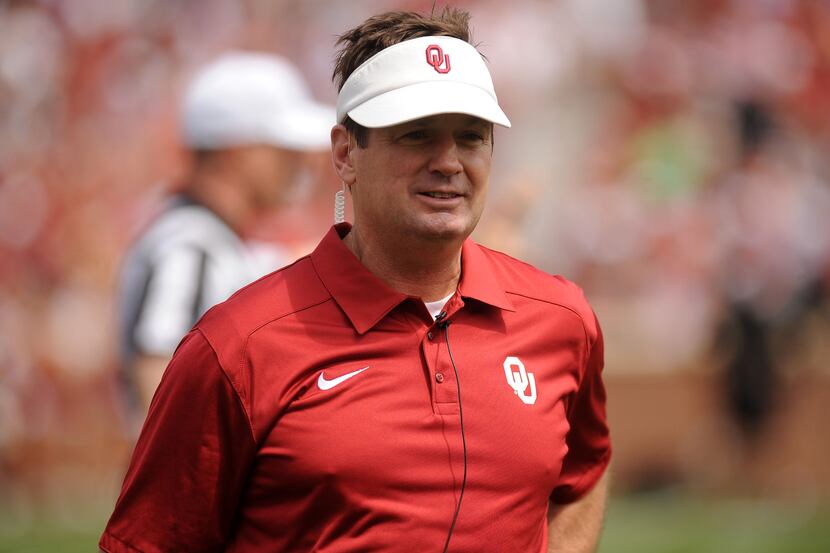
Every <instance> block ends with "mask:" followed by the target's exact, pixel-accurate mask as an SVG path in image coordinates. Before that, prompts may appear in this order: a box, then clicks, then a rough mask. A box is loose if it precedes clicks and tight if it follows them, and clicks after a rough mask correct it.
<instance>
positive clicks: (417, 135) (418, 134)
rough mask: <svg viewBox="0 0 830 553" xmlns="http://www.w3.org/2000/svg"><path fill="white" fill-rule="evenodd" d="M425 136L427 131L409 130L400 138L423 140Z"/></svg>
mask: <svg viewBox="0 0 830 553" xmlns="http://www.w3.org/2000/svg"><path fill="white" fill-rule="evenodd" d="M426 137H427V133H426V132H424V131H409V132H408V133H406V134H404V135H403V136H402V137H401V139H403V140H409V141H413V140H423V139H425V138H426Z"/></svg>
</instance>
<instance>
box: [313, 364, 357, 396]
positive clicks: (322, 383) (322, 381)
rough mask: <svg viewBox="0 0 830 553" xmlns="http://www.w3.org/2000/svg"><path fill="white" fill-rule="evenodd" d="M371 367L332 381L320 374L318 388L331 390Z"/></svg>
mask: <svg viewBox="0 0 830 553" xmlns="http://www.w3.org/2000/svg"><path fill="white" fill-rule="evenodd" d="M368 368H369V367H368V366H366V367H363V368H362V369H357V370H356V371H352V372H350V373H347V374H344V375H343V376H338V377H337V378H332V379H331V380H326V377H325V376H323V373H322V372H321V373H320V376H319V377H318V378H317V387H318V388H320V389H321V390H331V389H332V388H334V387H335V386H337V385H338V384H340V383H341V382H345V381H347V380H348V379H350V378H351V377H353V376H355V375H358V374H360V373H362V372H363V371H365V370H366V369H368Z"/></svg>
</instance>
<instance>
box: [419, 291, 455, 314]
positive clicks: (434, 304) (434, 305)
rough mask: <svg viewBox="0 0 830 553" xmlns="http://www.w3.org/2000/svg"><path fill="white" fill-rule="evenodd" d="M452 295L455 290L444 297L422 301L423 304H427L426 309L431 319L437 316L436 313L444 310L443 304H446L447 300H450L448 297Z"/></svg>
mask: <svg viewBox="0 0 830 553" xmlns="http://www.w3.org/2000/svg"><path fill="white" fill-rule="evenodd" d="M454 295H455V292H453V293H452V294H450V295H449V296H447V297H446V298H441V299H440V300H436V301H425V302H424V305H426V306H427V311H429V314H430V315H432V319H433V320H435V319H436V318H438V315H439V314H440V313H441V311H443V310H444V306H445V305H447V302H448V301H450V298H451V297H453V296H454Z"/></svg>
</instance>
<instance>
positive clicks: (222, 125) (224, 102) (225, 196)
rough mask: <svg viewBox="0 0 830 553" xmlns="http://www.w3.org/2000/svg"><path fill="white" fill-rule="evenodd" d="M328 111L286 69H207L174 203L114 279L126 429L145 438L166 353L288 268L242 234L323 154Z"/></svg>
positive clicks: (194, 93) (230, 58) (230, 61)
mask: <svg viewBox="0 0 830 553" xmlns="http://www.w3.org/2000/svg"><path fill="white" fill-rule="evenodd" d="M333 123H334V109H333V107H329V106H323V105H319V104H317V103H315V102H313V101H312V100H311V97H310V96H309V93H308V91H307V88H306V85H305V83H304V82H303V80H302V78H301V76H300V75H299V73H298V72H297V70H296V69H294V67H293V66H291V65H290V64H289V63H288V62H287V61H285V60H283V59H281V58H278V57H276V56H272V55H269V54H263V53H253V52H234V53H228V54H225V55H223V56H221V57H220V58H219V59H217V60H215V61H214V62H212V63H210V64H209V65H207V66H206V67H205V68H203V69H202V70H201V71H200V72H199V73H198V74H197V75H196V76H195V78H194V79H193V80H192V82H191V83H190V85H189V87H188V89H187V91H186V94H185V97H184V101H183V103H182V125H181V126H182V134H183V138H184V143H185V145H186V146H187V147H188V149H189V150H190V151H191V152H192V154H193V155H192V158H193V164H192V170H191V171H190V173H189V175H188V177H187V179H186V182H185V186H184V190H183V191H182V193H181V194H177V195H175V196H174V197H172V198H170V199H169V201H168V202H167V205H166V206H165V208H164V210H163V211H162V212H161V214H160V215H159V216H158V217H156V218H155V219H154V220H153V222H152V223H151V224H150V225H149V226H148V227H147V228H146V229H145V230H144V231H143V232H142V234H141V235H140V236H139V237H138V239H137V241H136V242H135V244H134V245H133V247H132V248H131V251H130V252H129V253H128V255H127V257H126V259H125V262H124V266H123V271H122V275H121V283H120V304H121V313H120V315H121V321H120V323H121V330H120V332H121V344H122V355H123V363H122V366H123V373H122V376H123V377H124V379H125V381H126V384H127V385H126V386H125V388H126V390H127V392H128V401H129V405H130V409H129V411H130V413H131V421H130V424H131V426H134V427H135V426H137V427H139V428H140V426H139V425H140V424H141V423H142V422H143V420H144V415H145V414H146V412H147V407H148V406H149V404H150V399H151V398H152V396H153V393H154V392H155V389H156V386H157V385H158V383H159V380H160V379H161V374H162V372H163V371H164V368H165V367H166V365H167V363H168V362H169V360H170V356H171V355H172V354H173V350H174V349H175V347H176V345H177V344H178V343H179V341H180V340H181V338H182V336H184V335H185V334H186V333H187V331H188V330H189V329H190V328H191V327H192V326H193V323H195V322H196V320H197V319H198V318H199V317H200V316H201V315H202V314H203V313H204V312H205V311H207V309H208V308H210V307H211V306H213V305H214V304H216V303H219V302H220V301H223V300H225V299H227V297H228V296H230V295H231V294H232V293H233V292H235V291H236V290H238V289H239V288H241V287H242V286H244V285H245V284H248V283H249V282H251V281H253V280H255V279H256V278H259V277H260V276H262V275H263V274H265V273H266V272H270V271H272V270H273V269H274V268H276V267H279V266H280V265H282V264H283V263H284V262H285V261H286V260H285V259H283V258H278V260H275V259H274V258H273V257H274V256H273V255H261V254H265V253H278V252H267V251H266V250H263V249H262V248H259V249H255V248H253V247H250V245H248V244H247V243H245V242H243V240H242V239H241V238H240V235H241V234H242V233H243V232H244V231H245V229H246V227H249V226H250V225H251V224H252V223H254V222H255V221H257V220H258V218H259V217H261V216H263V215H265V214H267V213H270V212H271V211H272V210H273V209H274V208H275V207H277V206H278V205H279V204H280V202H281V201H282V199H283V197H284V196H285V195H286V192H287V190H288V189H289V187H290V185H291V184H292V181H294V180H295V177H296V176H297V173H298V171H300V170H301V167H302V164H303V159H302V156H303V155H305V154H304V152H307V151H321V152H322V151H323V150H324V149H327V147H328V143H329V131H330V129H331V125H332V124H333Z"/></svg>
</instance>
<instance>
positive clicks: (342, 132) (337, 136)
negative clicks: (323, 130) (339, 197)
mask: <svg viewBox="0 0 830 553" xmlns="http://www.w3.org/2000/svg"><path fill="white" fill-rule="evenodd" d="M354 147H355V144H354V141H353V140H352V139H351V136H350V135H349V131H347V130H346V127H344V126H343V125H335V126H334V127H332V129H331V159H332V161H333V162H334V170H335V171H336V172H337V175H338V176H339V177H340V180H341V181H343V182H344V183H346V185H347V186H351V185H353V184H354V183H355V179H356V176H355V169H354V162H353V160H352V150H353V148H354Z"/></svg>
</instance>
